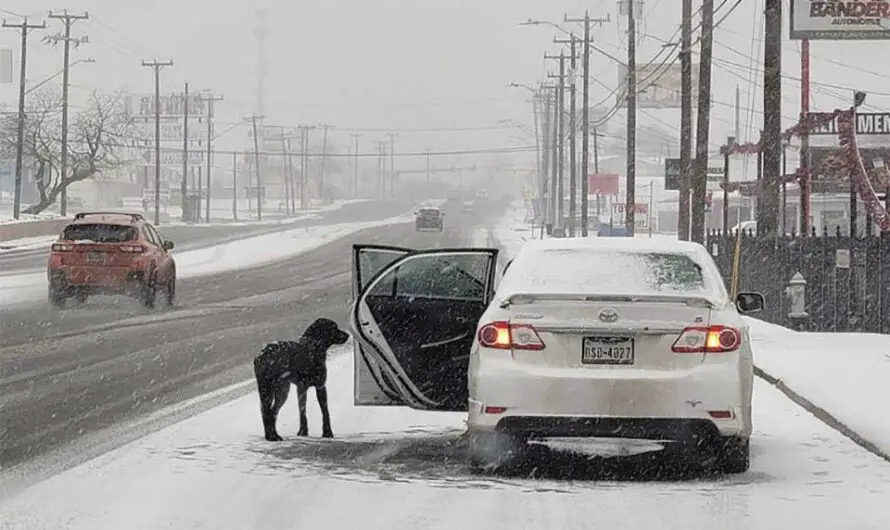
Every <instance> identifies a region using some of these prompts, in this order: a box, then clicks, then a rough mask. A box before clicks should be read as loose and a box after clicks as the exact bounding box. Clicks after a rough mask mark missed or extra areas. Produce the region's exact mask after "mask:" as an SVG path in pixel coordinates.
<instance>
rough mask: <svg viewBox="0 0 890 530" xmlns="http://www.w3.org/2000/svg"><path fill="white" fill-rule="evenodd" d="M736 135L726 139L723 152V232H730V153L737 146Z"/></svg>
mask: <svg viewBox="0 0 890 530" xmlns="http://www.w3.org/2000/svg"><path fill="white" fill-rule="evenodd" d="M735 143H736V137H735V136H730V137H729V138H727V139H726V150H725V151H724V152H723V233H724V234H728V233H729V154H730V152H731V151H732V148H733V147H734V146H735Z"/></svg>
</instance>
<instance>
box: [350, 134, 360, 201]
mask: <svg viewBox="0 0 890 530" xmlns="http://www.w3.org/2000/svg"><path fill="white" fill-rule="evenodd" d="M350 136H352V140H353V142H354V144H355V153H353V159H354V161H355V163H354V164H353V168H352V189H353V196H354V197H355V198H358V191H359V190H358V139H359V137H360V136H361V135H360V134H357V133H352V134H351V135H350Z"/></svg>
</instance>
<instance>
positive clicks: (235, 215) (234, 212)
mask: <svg viewBox="0 0 890 530" xmlns="http://www.w3.org/2000/svg"><path fill="white" fill-rule="evenodd" d="M232 220H233V221H237V220H238V152H237V151H232Z"/></svg>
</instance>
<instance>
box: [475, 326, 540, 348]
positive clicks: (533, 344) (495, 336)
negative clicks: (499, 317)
mask: <svg viewBox="0 0 890 530" xmlns="http://www.w3.org/2000/svg"><path fill="white" fill-rule="evenodd" d="M479 344H481V345H482V346H484V347H486V348H497V349H500V350H533V351H538V350H543V349H544V341H543V340H541V336H540V335H538V332H537V331H536V330H535V328H534V327H533V326H531V325H529V324H510V323H509V322H504V321H497V322H492V323H490V324H486V325H484V326H482V327H481V328H479Z"/></svg>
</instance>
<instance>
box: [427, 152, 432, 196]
mask: <svg viewBox="0 0 890 530" xmlns="http://www.w3.org/2000/svg"><path fill="white" fill-rule="evenodd" d="M431 162H432V161H431V160H430V150H429V149H427V150H426V185H427V187H429V185H430V177H431V176H432V164H431Z"/></svg>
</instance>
